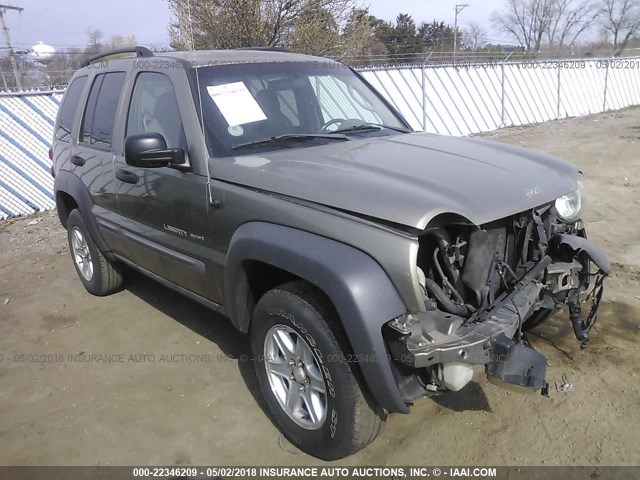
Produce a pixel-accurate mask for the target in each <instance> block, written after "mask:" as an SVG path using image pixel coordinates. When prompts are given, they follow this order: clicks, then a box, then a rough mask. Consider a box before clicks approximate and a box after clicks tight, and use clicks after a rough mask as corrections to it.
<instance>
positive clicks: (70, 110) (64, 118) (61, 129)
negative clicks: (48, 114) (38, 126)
mask: <svg viewBox="0 0 640 480" xmlns="http://www.w3.org/2000/svg"><path fill="white" fill-rule="evenodd" d="M87 80H88V79H87V77H78V78H76V79H75V80H74V81H73V82H71V85H70V86H69V88H68V89H67V94H66V95H65V96H64V100H63V101H62V106H61V107H60V115H59V117H58V128H57V129H56V139H58V140H62V141H63V142H70V141H71V129H72V128H73V120H74V119H75V118H76V112H77V111H78V105H79V103H80V97H81V96H82V92H83V91H84V87H85V85H86V84H87Z"/></svg>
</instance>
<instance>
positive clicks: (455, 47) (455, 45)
mask: <svg viewBox="0 0 640 480" xmlns="http://www.w3.org/2000/svg"><path fill="white" fill-rule="evenodd" d="M468 6H469V5H468V4H466V3H465V4H463V5H456V19H455V21H454V27H453V56H454V58H455V56H456V52H457V51H458V15H459V14H460V12H461V11H463V10H464V9H465V8H467V7H468Z"/></svg>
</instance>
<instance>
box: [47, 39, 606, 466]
mask: <svg viewBox="0 0 640 480" xmlns="http://www.w3.org/2000/svg"><path fill="white" fill-rule="evenodd" d="M126 51H128V52H131V53H135V56H134V57H130V58H119V59H116V60H111V61H108V62H107V61H104V58H103V57H105V55H101V56H98V57H94V58H93V59H91V60H90V61H89V62H88V63H87V66H86V67H85V68H82V69H80V70H79V71H78V72H76V74H75V75H74V78H73V80H72V82H71V84H70V86H69V88H68V90H67V93H66V95H65V98H64V100H63V103H62V106H61V108H60V112H59V115H58V119H57V122H56V127H55V138H54V143H53V148H52V158H53V167H52V173H53V174H54V175H55V192H56V201H57V206H58V214H59V216H60V220H61V222H62V225H63V226H64V227H65V228H66V229H67V232H68V236H69V246H70V249H71V253H72V258H73V260H74V264H75V267H76V270H77V272H78V275H79V277H80V280H81V281H82V283H83V284H84V286H85V287H86V289H87V290H88V291H89V292H91V293H93V294H95V295H107V294H110V293H113V292H115V291H117V290H118V289H120V288H121V287H122V285H123V274H124V273H125V270H124V269H123V267H124V266H126V267H129V268H134V269H137V270H140V271H142V272H143V273H145V274H147V275H149V276H150V277H151V278H153V279H155V280H156V281H159V282H161V283H163V284H165V285H167V286H169V287H171V288H173V289H175V290H177V291H179V292H181V293H183V294H185V295H187V296H189V297H190V298H192V299H194V300H197V301H199V302H201V303H203V304H204V305H207V306H208V307H210V308H211V309H213V310H215V311H216V312H219V313H220V314H222V315H223V316H225V317H227V318H228V319H229V320H230V321H231V322H232V323H233V325H234V326H235V327H236V328H237V329H238V330H239V331H240V332H243V333H246V334H248V335H249V337H250V343H251V347H252V350H253V362H254V364H255V372H256V375H257V379H258V383H259V385H260V389H261V391H262V394H263V395H264V399H265V401H266V404H267V406H268V408H269V411H270V413H271V415H272V416H273V419H274V421H275V423H276V424H277V425H278V426H279V428H280V429H281V430H282V432H283V433H284V435H285V436H286V437H287V438H288V439H289V440H290V441H291V442H292V443H293V444H295V445H296V446H298V447H299V448H300V449H302V450H304V451H305V452H308V453H310V454H312V455H315V456H317V457H320V458H323V459H327V460H331V459H337V458H341V457H344V456H347V455H350V454H352V453H354V452H356V451H358V450H359V449H361V448H363V447H365V446H366V445H367V444H369V443H370V442H371V441H373V439H374V438H375V437H376V435H377V433H378V432H379V430H380V427H381V426H382V424H383V422H384V420H385V417H386V415H387V414H388V413H389V412H400V413H408V412H409V410H410V406H411V405H412V403H413V402H414V401H415V400H417V399H419V398H421V397H427V396H432V395H442V394H446V393H447V392H448V391H458V390H461V389H462V388H463V387H464V386H465V385H466V384H467V383H468V382H469V381H470V380H471V378H472V376H473V366H474V365H478V364H480V365H484V366H485V368H486V374H487V375H488V376H489V378H490V379H491V380H492V381H494V382H496V383H499V384H501V385H504V386H506V387H509V388H517V389H522V390H525V391H535V390H540V389H544V388H545V386H546V382H545V373H546V360H545V358H544V357H543V355H541V354H540V353H538V352H536V351H534V350H533V349H532V348H531V346H530V345H529V344H528V343H527V342H526V339H525V338H524V337H523V332H525V331H526V330H528V329H530V328H532V327H534V326H536V325H539V324H541V323H542V322H544V321H546V320H547V319H548V318H549V317H550V316H551V315H552V314H553V313H554V312H556V311H557V310H559V309H561V308H562V307H563V306H564V305H568V308H569V312H570V319H571V322H572V324H573V329H574V331H575V335H576V337H577V339H578V340H579V341H580V342H581V343H582V344H583V345H586V344H587V342H588V341H589V334H590V330H591V328H592V327H593V325H594V323H595V321H596V316H597V310H598V305H599V303H600V300H601V298H602V293H603V280H604V278H605V277H606V276H607V275H608V274H609V273H610V270H611V267H610V264H609V262H608V261H607V259H606V257H605V255H604V254H603V253H602V252H601V250H600V249H598V248H597V247H596V246H595V245H594V244H593V243H591V242H590V241H589V240H587V237H586V233H585V229H584V225H583V223H582V221H581V214H582V209H583V205H584V192H583V189H582V186H581V185H580V183H579V182H578V176H579V171H578V169H577V168H576V167H574V166H573V165H571V164H569V163H565V162H563V161H560V160H556V159H553V158H550V157H548V156H545V155H542V154H539V153H535V152H532V151H529V150H525V149H522V148H517V147H513V146H508V145H504V144H500V143H493V142H489V141H485V140H480V139H473V138H451V137H441V136H436V135H428V134H424V133H414V132H412V131H411V129H410V127H409V125H408V124H407V122H406V121H405V120H404V119H403V118H402V117H401V115H400V114H399V113H398V112H397V111H396V110H394V108H392V107H391V105H390V104H389V103H388V102H387V101H386V100H385V99H384V98H383V97H382V96H381V95H380V94H379V93H378V92H376V91H375V90H374V89H373V88H372V87H371V86H370V85H369V84H368V83H367V82H366V81H365V80H364V79H363V78H362V77H361V76H360V75H359V74H358V73H357V72H355V71H353V70H351V69H349V68H347V67H344V66H343V65H340V64H337V63H334V62H331V61H328V60H326V59H322V58H316V57H309V56H303V55H297V54H292V53H288V52H284V51H274V50H264V49H263V50H258V49H239V50H229V51H209V52H206V51H199V52H187V53H179V52H172V53H167V54H162V55H156V56H154V54H153V53H151V52H150V51H149V50H147V49H145V48H142V47H136V48H133V49H130V50H125V52H126ZM113 53H120V54H121V53H124V52H123V51H117V52H110V54H113Z"/></svg>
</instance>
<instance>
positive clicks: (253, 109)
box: [207, 82, 267, 126]
mask: <svg viewBox="0 0 640 480" xmlns="http://www.w3.org/2000/svg"><path fill="white" fill-rule="evenodd" d="M207 92H208V93H209V96H210V97H211V99H212V100H213V101H214V102H215V104H216V105H217V106H218V108H219V109H220V112H221V113H222V115H223V116H224V119H225V120H226V121H227V123H228V124H229V125H230V126H231V125H244V124H246V123H252V122H259V121H260V120H266V119H267V116H266V115H265V114H264V112H263V111H262V108H260V105H258V102H256V99H255V98H253V95H251V92H250V91H249V89H248V88H247V86H246V85H245V84H244V82H235V83H227V84H225V85H214V86H209V87H207Z"/></svg>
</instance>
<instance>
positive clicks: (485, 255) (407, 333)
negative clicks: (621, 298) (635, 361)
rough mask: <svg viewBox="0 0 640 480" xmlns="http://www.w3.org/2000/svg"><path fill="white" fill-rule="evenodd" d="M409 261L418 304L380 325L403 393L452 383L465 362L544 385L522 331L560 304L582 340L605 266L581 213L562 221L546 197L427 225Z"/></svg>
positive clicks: (525, 385) (494, 377)
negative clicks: (486, 217)
mask: <svg viewBox="0 0 640 480" xmlns="http://www.w3.org/2000/svg"><path fill="white" fill-rule="evenodd" d="M417 268H418V277H419V278H420V285H421V288H422V291H423V293H424V303H425V308H426V311H425V312H419V313H409V314H407V315H404V316H402V317H400V318H397V319H395V320H393V321H391V322H389V323H388V324H387V325H386V326H385V329H384V333H385V338H386V339H387V344H388V347H389V351H390V354H391V356H392V358H393V359H394V360H395V361H396V362H395V363H396V365H397V369H398V378H399V382H398V383H399V385H400V388H401V390H403V393H404V395H405V398H407V400H411V399H413V398H417V397H419V396H424V395H426V394H429V393H438V392H444V391H447V390H453V391H457V390H460V389H461V388H462V387H464V385H466V383H468V382H469V381H470V380H471V378H472V375H473V368H472V366H473V365H474V364H483V365H485V367H486V373H487V375H488V377H489V379H490V380H491V381H493V382H495V383H498V384H501V385H503V386H506V387H510V388H514V389H521V390H524V391H532V390H538V389H544V388H545V387H546V381H545V375H546V365H547V361H546V358H545V357H544V356H543V355H542V354H540V353H539V352H536V351H535V350H533V349H532V348H531V346H530V345H529V344H528V343H527V342H526V340H525V337H524V336H523V333H524V332H526V330H528V329H530V328H533V327H534V326H536V325H539V324H540V323H542V322H544V321H546V320H547V319H548V318H549V317H550V316H551V315H552V314H553V313H554V312H555V311H557V310H559V309H561V308H563V306H564V305H568V308H569V313H570V319H571V322H572V325H573V330H574V332H575V335H576V338H577V339H578V340H579V341H580V343H581V345H582V347H583V348H584V347H586V345H587V344H588V342H589V335H590V331H591V329H592V327H593V325H594V324H595V322H596V319H597V312H598V307H599V304H600V301H601V299H602V294H603V289H604V287H603V281H604V278H605V277H606V276H607V275H609V274H610V273H611V265H610V263H609V262H608V260H607V259H606V256H605V255H604V254H603V252H602V251H601V250H600V249H599V248H598V247H597V246H596V245H595V244H594V243H592V242H590V241H589V240H587V238H586V234H585V231H584V227H583V225H582V222H581V221H579V220H577V221H575V222H573V223H570V222H567V221H566V220H562V219H561V217H560V216H559V215H558V213H557V211H556V208H555V207H554V205H553V204H551V205H546V206H543V207H540V208H537V209H535V210H532V211H529V212H525V213H522V214H518V215H515V216H512V217H508V218H505V219H502V220H499V221H496V222H492V223H490V224H488V225H483V226H481V227H478V226H474V225H469V224H467V223H465V222H464V221H460V222H457V223H456V222H453V223H449V224H447V225H446V226H438V227H434V228H429V229H427V230H426V231H425V232H424V234H423V235H421V236H420V250H419V254H418V266H417Z"/></svg>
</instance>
